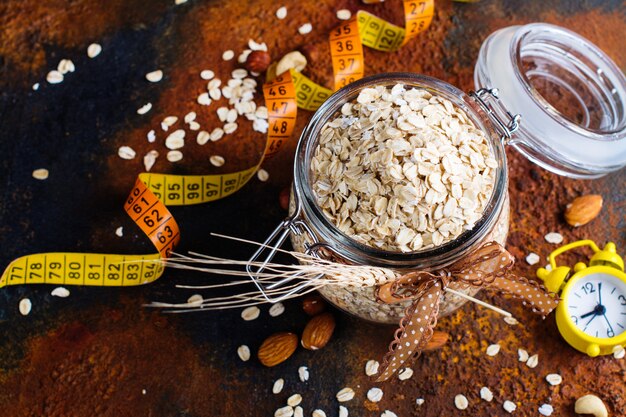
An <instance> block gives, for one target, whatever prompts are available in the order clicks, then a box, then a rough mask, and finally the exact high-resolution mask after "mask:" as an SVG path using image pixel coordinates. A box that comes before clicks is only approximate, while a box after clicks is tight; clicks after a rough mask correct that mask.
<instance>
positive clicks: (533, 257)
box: [526, 252, 541, 265]
mask: <svg viewBox="0 0 626 417" xmlns="http://www.w3.org/2000/svg"><path fill="white" fill-rule="evenodd" d="M540 260H541V258H540V257H539V255H537V254H536V253H533V252H531V253H529V254H528V256H526V262H528V265H535V264H538V263H539V261H540Z"/></svg>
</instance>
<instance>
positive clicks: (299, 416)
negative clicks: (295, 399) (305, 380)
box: [293, 405, 304, 417]
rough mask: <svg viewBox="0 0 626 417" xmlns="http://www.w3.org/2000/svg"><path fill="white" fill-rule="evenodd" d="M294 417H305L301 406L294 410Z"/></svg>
mask: <svg viewBox="0 0 626 417" xmlns="http://www.w3.org/2000/svg"><path fill="white" fill-rule="evenodd" d="M293 417H304V409H303V408H302V407H300V406H299V405H298V406H296V407H295V408H294V409H293Z"/></svg>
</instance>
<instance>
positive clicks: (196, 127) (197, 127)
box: [189, 121, 200, 131]
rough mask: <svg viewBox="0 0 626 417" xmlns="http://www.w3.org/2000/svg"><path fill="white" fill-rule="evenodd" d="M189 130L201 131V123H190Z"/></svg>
mask: <svg viewBox="0 0 626 417" xmlns="http://www.w3.org/2000/svg"><path fill="white" fill-rule="evenodd" d="M189 129H190V130H193V131H196V130H200V123H198V122H195V121H192V122H191V123H189Z"/></svg>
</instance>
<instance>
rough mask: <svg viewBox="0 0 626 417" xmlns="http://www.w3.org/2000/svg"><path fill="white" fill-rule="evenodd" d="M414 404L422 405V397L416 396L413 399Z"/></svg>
mask: <svg viewBox="0 0 626 417" xmlns="http://www.w3.org/2000/svg"><path fill="white" fill-rule="evenodd" d="M415 404H417V405H422V404H424V399H423V398H416V399H415Z"/></svg>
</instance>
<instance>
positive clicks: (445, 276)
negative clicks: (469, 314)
mask: <svg viewBox="0 0 626 417" xmlns="http://www.w3.org/2000/svg"><path fill="white" fill-rule="evenodd" d="M514 263H515V258H514V257H513V255H511V254H510V253H509V252H507V250H506V249H504V248H503V247H502V246H501V245H499V244H498V243H496V242H489V243H486V244H485V245H483V246H481V247H480V248H479V249H477V250H476V251H474V252H472V253H471V254H470V255H468V256H467V257H465V258H464V259H463V260H462V261H459V262H457V263H455V264H453V265H451V266H450V267H449V268H444V269H440V270H438V271H434V272H425V271H412V272H409V273H407V274H404V275H402V276H401V277H400V278H398V279H397V280H395V281H393V282H389V283H387V284H384V285H381V286H379V287H378V288H377V289H376V296H377V299H378V300H379V301H380V302H384V303H398V302H402V301H406V300H414V301H413V303H412V304H411V305H410V306H409V307H408V308H407V309H406V311H405V314H404V317H403V318H402V319H401V320H400V327H399V328H398V330H396V333H395V335H394V340H393V341H392V342H391V344H390V345H389V352H388V353H387V354H386V355H385V358H384V360H383V364H382V366H381V368H380V371H379V373H378V374H377V378H376V381H377V382H380V381H386V380H387V379H389V378H390V377H391V376H392V375H393V374H394V373H395V372H396V371H398V370H399V369H400V368H402V367H405V366H407V365H409V363H410V362H412V361H413V360H414V359H415V358H417V357H418V356H419V355H420V353H421V352H422V349H423V348H424V346H426V344H427V343H428V341H429V340H430V338H431V337H432V335H433V328H434V327H435V325H436V324H437V316H438V313H439V302H440V301H441V297H442V296H443V294H444V291H445V288H446V287H447V286H448V285H450V284H451V283H453V284H456V286H459V285H460V286H461V287H465V288H468V287H475V288H485V289H491V290H496V291H500V292H503V293H505V294H509V295H512V296H513V297H515V298H518V299H521V300H523V303H524V305H528V306H530V308H531V309H532V311H533V312H535V313H538V314H541V315H542V316H544V317H545V316H546V315H547V314H548V313H550V312H551V311H552V310H553V309H554V308H555V307H556V306H557V303H558V297H557V296H556V294H554V293H550V292H548V290H546V288H545V287H544V286H543V285H541V284H540V283H538V282H536V281H530V280H528V279H526V278H522V277H518V276H516V275H514V274H512V273H511V272H510V270H511V268H512V267H513V264H514Z"/></svg>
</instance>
